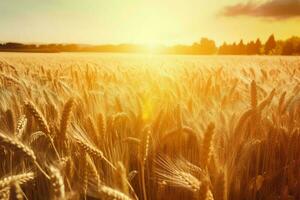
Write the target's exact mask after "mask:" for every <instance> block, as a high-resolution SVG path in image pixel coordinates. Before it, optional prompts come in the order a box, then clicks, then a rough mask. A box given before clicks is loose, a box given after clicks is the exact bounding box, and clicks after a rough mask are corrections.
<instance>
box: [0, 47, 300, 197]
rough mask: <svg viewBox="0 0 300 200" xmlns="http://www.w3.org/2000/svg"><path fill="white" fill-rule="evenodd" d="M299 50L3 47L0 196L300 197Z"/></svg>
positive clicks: (1, 64) (0, 58)
mask: <svg viewBox="0 0 300 200" xmlns="http://www.w3.org/2000/svg"><path fill="white" fill-rule="evenodd" d="M299 92H300V58H299V57H263V56H261V57H255V56H254V57H246V56H245V57H233V56H232V57H230V56H228V57H218V56H212V57H204V56H203V57H196V56H159V55H126V54H124V55H118V54H92V53H91V54H82V53H81V54H79V53H78V54H76V53H74V54H71V53H70V54H67V53H65V54H21V53H1V54H0V117H1V120H0V199H18V200H19V199H115V200H129V199H144V200H151V199H152V200H154V199H158V200H164V199H165V200H166V199H172V200H177V199H178V200H179V199H180V200H189V199H191V200H193V199H195V200H254V199H255V200H256V199H257V200H264V199H266V200H299V199H300V129H299V128H300V96H299Z"/></svg>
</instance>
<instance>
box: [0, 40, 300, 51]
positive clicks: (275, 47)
mask: <svg viewBox="0 0 300 200" xmlns="http://www.w3.org/2000/svg"><path fill="white" fill-rule="evenodd" d="M0 51H20V52H148V51H149V49H147V47H145V46H143V45H134V44H120V45H79V44H41V45H37V44H21V43H14V42H8V43H3V44H1V43H0ZM156 53H164V54H199V55H211V54H221V55H260V54H262V55H300V37H292V38H289V39H287V40H285V41H282V40H278V41H276V40H275V37H274V35H271V36H270V37H269V38H268V40H267V41H266V43H265V44H262V42H261V41H260V39H259V38H258V39H256V41H249V42H246V43H245V42H244V41H243V40H240V41H239V42H238V43H236V42H233V43H232V44H229V43H226V42H224V43H223V44H222V45H221V46H220V47H217V46H216V43H215V41H214V40H211V39H208V38H201V39H200V40H199V42H195V43H194V44H192V45H174V46H170V47H166V46H160V47H158V48H157V49H156Z"/></svg>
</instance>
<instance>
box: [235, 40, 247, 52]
mask: <svg viewBox="0 0 300 200" xmlns="http://www.w3.org/2000/svg"><path fill="white" fill-rule="evenodd" d="M237 53H238V54H239V55H243V54H246V47H245V45H244V41H243V40H241V41H240V43H239V44H238V46H237Z"/></svg>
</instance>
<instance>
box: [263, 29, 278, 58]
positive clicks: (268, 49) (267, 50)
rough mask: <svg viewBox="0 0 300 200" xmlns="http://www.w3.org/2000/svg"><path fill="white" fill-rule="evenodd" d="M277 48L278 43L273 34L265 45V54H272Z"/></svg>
mask: <svg viewBox="0 0 300 200" xmlns="http://www.w3.org/2000/svg"><path fill="white" fill-rule="evenodd" d="M275 47H276V41H275V37H274V35H273V34H272V35H271V36H270V37H269V39H268V40H267V42H266V44H265V54H270V53H271V52H272V50H273V49H275Z"/></svg>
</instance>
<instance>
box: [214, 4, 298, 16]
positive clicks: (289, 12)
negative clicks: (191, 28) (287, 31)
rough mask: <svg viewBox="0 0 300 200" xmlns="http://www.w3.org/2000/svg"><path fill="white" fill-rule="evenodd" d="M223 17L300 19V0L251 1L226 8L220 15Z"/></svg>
mask: <svg viewBox="0 0 300 200" xmlns="http://www.w3.org/2000/svg"><path fill="white" fill-rule="evenodd" d="M220 14H221V15H222V16H226V17H233V16H243V15H244V16H252V17H266V18H274V19H287V18H292V17H300V0H269V1H266V2H264V3H258V2H254V1H249V2H248V3H240V4H236V5H232V6H226V7H225V8H223V10H222V11H221V13H220Z"/></svg>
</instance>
